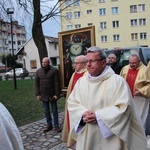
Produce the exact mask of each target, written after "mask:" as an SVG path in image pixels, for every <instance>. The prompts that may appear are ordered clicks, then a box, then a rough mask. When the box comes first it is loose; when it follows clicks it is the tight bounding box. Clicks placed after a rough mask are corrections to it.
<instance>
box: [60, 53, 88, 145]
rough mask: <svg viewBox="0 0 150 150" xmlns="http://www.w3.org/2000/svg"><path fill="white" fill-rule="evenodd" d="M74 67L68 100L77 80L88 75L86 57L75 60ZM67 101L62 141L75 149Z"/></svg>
mask: <svg viewBox="0 0 150 150" xmlns="http://www.w3.org/2000/svg"><path fill="white" fill-rule="evenodd" d="M73 67H74V70H75V72H74V73H73V75H72V77H71V79H70V82H69V86H68V90H67V96H66V99H67V98H68V97H69V95H70V93H71V91H72V90H73V88H74V86H75V84H76V82H77V80H78V79H79V78H81V77H82V76H83V75H85V74H86V71H87V69H86V57H85V56H84V55H79V56H77V57H76V58H75V60H74V63H73ZM67 107H68V106H67V101H66V108H65V120H64V126H63V132H62V141H63V142H65V143H67V147H68V148H74V147H75V143H76V141H75V140H73V139H72V138H71V137H70V134H69V131H70V122H69V114H68V108H67Z"/></svg>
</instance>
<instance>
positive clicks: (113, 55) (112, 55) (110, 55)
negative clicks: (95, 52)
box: [108, 53, 116, 58]
mask: <svg viewBox="0 0 150 150" xmlns="http://www.w3.org/2000/svg"><path fill="white" fill-rule="evenodd" d="M109 57H113V58H116V55H115V54H113V53H112V54H109V56H108V58H109Z"/></svg>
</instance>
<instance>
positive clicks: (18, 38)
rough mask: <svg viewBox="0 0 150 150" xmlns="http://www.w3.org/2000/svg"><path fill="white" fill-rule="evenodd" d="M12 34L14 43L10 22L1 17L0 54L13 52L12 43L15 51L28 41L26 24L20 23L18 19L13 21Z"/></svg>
mask: <svg viewBox="0 0 150 150" xmlns="http://www.w3.org/2000/svg"><path fill="white" fill-rule="evenodd" d="M12 34H13V43H12V39H11V24H10V22H5V21H4V20H2V19H0V55H2V54H5V55H7V54H12V44H13V49H14V53H15V52H16V51H18V49H19V48H20V47H21V45H22V44H24V43H25V42H26V31H25V26H22V25H19V24H18V21H12Z"/></svg>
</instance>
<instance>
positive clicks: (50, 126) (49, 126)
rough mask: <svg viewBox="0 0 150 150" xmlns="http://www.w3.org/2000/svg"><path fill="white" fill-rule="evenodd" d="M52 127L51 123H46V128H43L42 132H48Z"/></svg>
mask: <svg viewBox="0 0 150 150" xmlns="http://www.w3.org/2000/svg"><path fill="white" fill-rule="evenodd" d="M52 129H53V126H52V125H47V127H46V129H45V130H44V132H48V131H50V130H52Z"/></svg>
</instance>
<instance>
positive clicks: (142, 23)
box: [139, 18, 146, 26]
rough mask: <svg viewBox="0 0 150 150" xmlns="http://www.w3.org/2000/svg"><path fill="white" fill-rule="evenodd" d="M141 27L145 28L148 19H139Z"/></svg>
mask: <svg viewBox="0 0 150 150" xmlns="http://www.w3.org/2000/svg"><path fill="white" fill-rule="evenodd" d="M139 25H140V26H145V25H146V19H145V18H141V19H139Z"/></svg>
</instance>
